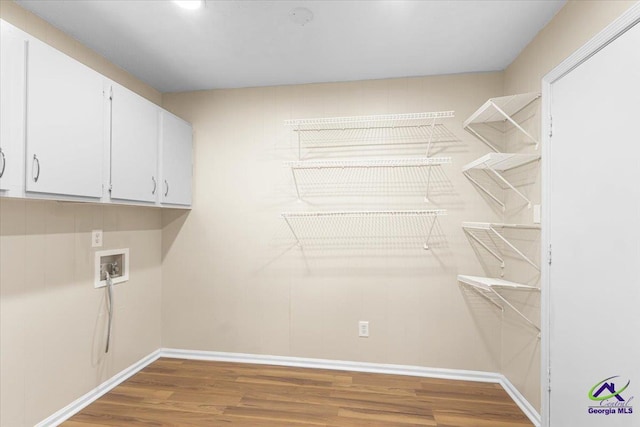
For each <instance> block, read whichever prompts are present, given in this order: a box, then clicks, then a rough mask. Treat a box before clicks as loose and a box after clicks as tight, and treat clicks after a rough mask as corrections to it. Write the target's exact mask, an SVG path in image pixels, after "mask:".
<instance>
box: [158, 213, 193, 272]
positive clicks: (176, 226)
mask: <svg viewBox="0 0 640 427" xmlns="http://www.w3.org/2000/svg"><path fill="white" fill-rule="evenodd" d="M190 213H191V210H183V209H165V210H163V211H162V261H163V262H164V259H165V258H166V256H167V254H168V253H169V251H170V250H171V247H172V246H173V243H174V242H175V240H176V237H177V236H178V234H179V233H180V230H181V229H182V227H183V226H184V223H185V222H186V221H187V218H188V217H189V214H190Z"/></svg>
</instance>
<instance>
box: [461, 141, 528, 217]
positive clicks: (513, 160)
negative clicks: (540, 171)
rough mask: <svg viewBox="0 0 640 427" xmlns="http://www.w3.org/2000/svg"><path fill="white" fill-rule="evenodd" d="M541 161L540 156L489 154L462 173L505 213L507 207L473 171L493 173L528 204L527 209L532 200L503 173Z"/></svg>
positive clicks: (471, 164) (465, 168) (465, 167)
mask: <svg viewBox="0 0 640 427" xmlns="http://www.w3.org/2000/svg"><path fill="white" fill-rule="evenodd" d="M538 160H540V155H538V154H518V153H489V154H486V155H484V156H482V157H480V158H479V159H478V160H475V161H473V162H471V163H469V164H468V165H466V166H464V167H463V168H462V173H463V174H464V176H466V177H467V179H469V181H471V182H472V183H473V184H474V185H475V186H477V187H478V188H479V189H480V190H482V191H483V192H484V193H485V194H487V195H488V196H489V197H490V198H491V199H492V200H493V201H495V202H496V203H497V204H499V205H500V206H501V207H502V210H503V211H504V210H505V209H506V205H505V204H504V202H502V201H501V200H500V199H499V198H498V197H496V196H495V195H494V194H493V193H492V192H491V191H490V190H489V189H488V188H486V187H485V186H484V185H482V184H481V183H480V182H478V180H476V179H475V178H474V177H473V176H472V175H471V174H470V171H472V170H484V171H485V172H487V173H488V172H491V174H492V175H493V176H495V177H496V178H497V179H498V181H500V182H502V183H503V184H505V185H506V186H507V187H508V188H510V189H511V190H513V191H514V192H515V193H516V194H517V195H518V196H519V197H520V198H522V199H523V200H524V201H525V202H527V207H529V208H530V207H531V200H530V199H529V198H528V197H527V196H525V195H524V194H523V193H522V192H521V191H520V190H518V189H517V188H516V187H515V186H514V185H513V184H512V183H511V182H509V181H508V180H507V179H506V178H505V177H504V176H503V175H502V173H501V172H506V171H509V170H511V169H515V168H517V167H520V166H524V165H526V164H528V163H531V162H535V161H538Z"/></svg>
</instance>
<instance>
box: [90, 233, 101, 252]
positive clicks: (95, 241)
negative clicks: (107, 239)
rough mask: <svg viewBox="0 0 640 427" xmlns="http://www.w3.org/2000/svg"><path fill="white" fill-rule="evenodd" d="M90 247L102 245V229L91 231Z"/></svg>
mask: <svg viewBox="0 0 640 427" xmlns="http://www.w3.org/2000/svg"><path fill="white" fill-rule="evenodd" d="M91 247H92V248H101V247H102V230H92V231H91Z"/></svg>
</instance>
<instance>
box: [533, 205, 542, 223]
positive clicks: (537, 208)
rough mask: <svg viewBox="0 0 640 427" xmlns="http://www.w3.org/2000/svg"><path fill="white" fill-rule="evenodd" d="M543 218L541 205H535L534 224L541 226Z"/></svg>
mask: <svg viewBox="0 0 640 427" xmlns="http://www.w3.org/2000/svg"><path fill="white" fill-rule="evenodd" d="M541 216H542V214H541V212H540V205H533V223H534V224H540V220H541Z"/></svg>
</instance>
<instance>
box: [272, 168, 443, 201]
mask: <svg viewBox="0 0 640 427" xmlns="http://www.w3.org/2000/svg"><path fill="white" fill-rule="evenodd" d="M450 163H451V157H416V158H403V159H367V160H306V161H301V160H298V161H289V162H285V163H284V164H285V166H288V167H290V168H291V174H292V175H293V183H294V184H295V188H296V195H297V196H298V199H301V196H300V187H299V186H298V177H297V176H296V171H297V170H305V169H373V168H425V167H426V168H429V169H428V171H427V185H426V194H425V201H426V202H427V203H428V202H429V188H430V184H431V167H432V166H440V165H445V164H450Z"/></svg>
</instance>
